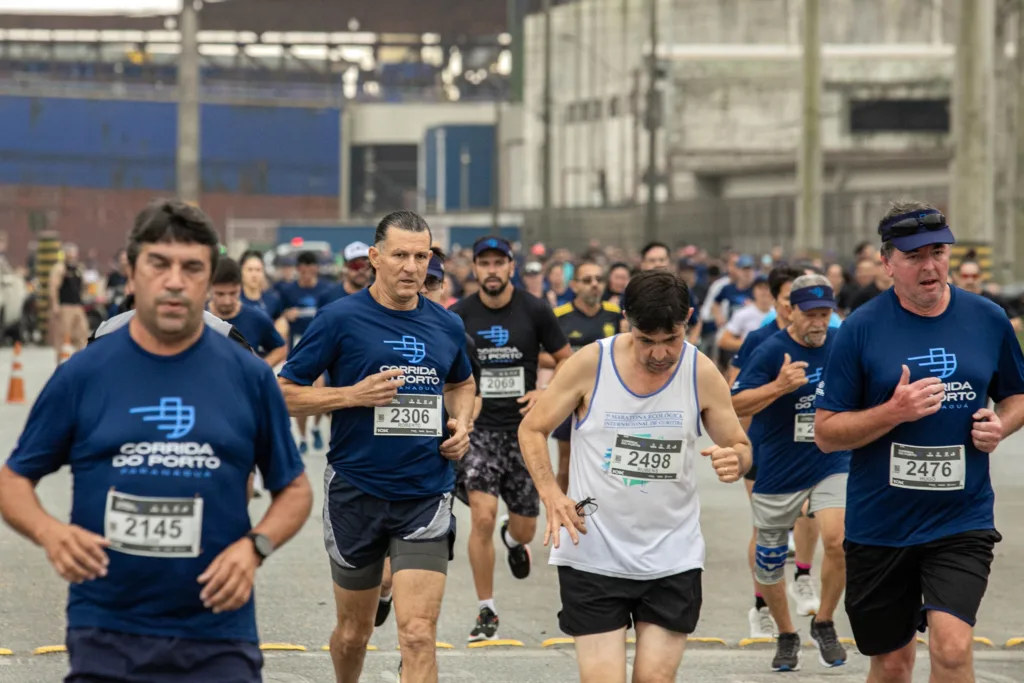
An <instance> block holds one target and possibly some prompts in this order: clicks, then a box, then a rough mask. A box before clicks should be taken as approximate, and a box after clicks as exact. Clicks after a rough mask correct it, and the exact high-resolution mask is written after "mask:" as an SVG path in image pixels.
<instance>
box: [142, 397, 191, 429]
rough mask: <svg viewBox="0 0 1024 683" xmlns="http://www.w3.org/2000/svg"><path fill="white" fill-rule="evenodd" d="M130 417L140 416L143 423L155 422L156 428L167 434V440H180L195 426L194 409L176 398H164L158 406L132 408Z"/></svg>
mask: <svg viewBox="0 0 1024 683" xmlns="http://www.w3.org/2000/svg"><path fill="white" fill-rule="evenodd" d="M128 412H129V413H131V414H132V415H142V416H143V417H142V421H143V422H156V423H157V425H156V428H157V429H159V430H160V431H162V432H167V438H168V439H180V438H182V437H183V436H185V435H186V434H188V433H189V432H191V431H192V428H193V427H195V426H196V409H195V407H194V406H187V405H185V404H183V403H182V402H181V399H180V398H178V397H173V398H171V397H164V398H161V399H160V405H156V406H143V407H140V408H132V409H131V410H129V411H128Z"/></svg>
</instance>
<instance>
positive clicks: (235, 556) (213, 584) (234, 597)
mask: <svg viewBox="0 0 1024 683" xmlns="http://www.w3.org/2000/svg"><path fill="white" fill-rule="evenodd" d="M259 566H260V556H259V555H257V554H256V548H255V547H254V546H253V543H252V541H251V540H250V539H248V538H243V539H241V540H239V541H235V542H234V543H232V544H231V545H229V546H228V547H227V548H225V549H224V551H223V552H222V553H221V554H220V555H218V556H217V557H215V558H214V560H213V562H211V563H210V566H209V567H207V568H206V571H205V572H203V573H202V574H201V575H200V576H199V579H198V580H199V583H201V584H206V585H205V587H204V588H203V590H202V592H201V593H200V594H199V598H200V599H201V600H202V601H203V606H204V607H206V608H207V609H212V610H213V613H214V614H220V613H221V612H233V611H235V610H236V609H239V608H241V607H243V606H244V605H245V604H246V603H247V602H249V598H250V597H251V596H252V584H253V583H254V582H255V580H256V568H257V567H259Z"/></svg>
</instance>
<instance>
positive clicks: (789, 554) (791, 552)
mask: <svg viewBox="0 0 1024 683" xmlns="http://www.w3.org/2000/svg"><path fill="white" fill-rule="evenodd" d="M786 556H787V557H796V539H795V538H793V530H792V529H790V530H789V551H788V552H787V553H786Z"/></svg>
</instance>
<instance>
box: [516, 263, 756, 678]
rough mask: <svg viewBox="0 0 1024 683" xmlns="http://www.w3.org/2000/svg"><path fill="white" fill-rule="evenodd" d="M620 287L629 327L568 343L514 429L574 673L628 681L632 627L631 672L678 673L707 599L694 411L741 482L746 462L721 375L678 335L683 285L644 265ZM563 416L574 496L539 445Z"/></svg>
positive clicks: (718, 464)
mask: <svg viewBox="0 0 1024 683" xmlns="http://www.w3.org/2000/svg"><path fill="white" fill-rule="evenodd" d="M626 297H627V300H628V301H629V302H631V303H630V306H631V307H632V308H628V309H626V316H627V317H628V318H629V322H630V325H631V330H630V332H628V333H626V334H620V335H616V336H614V337H610V338H608V339H602V340H600V341H598V342H597V343H596V344H591V345H589V346H587V347H585V348H583V349H582V350H580V351H579V352H578V353H576V354H575V355H573V356H572V358H570V359H569V360H568V361H567V362H566V363H565V364H564V366H563V367H562V369H561V370H560V371H559V372H558V373H557V374H556V375H555V377H554V379H553V380H552V382H551V385H550V386H549V387H548V389H547V391H545V392H544V394H543V395H542V396H541V397H540V400H539V401H538V402H537V405H536V407H535V409H534V410H531V411H530V412H529V413H528V414H527V416H526V418H525V419H524V420H523V424H522V426H521V427H520V429H519V439H520V443H521V444H522V446H523V455H524V456H525V458H526V462H527V465H528V466H529V468H530V474H531V476H532V477H533V479H534V481H535V482H536V484H537V489H538V491H540V495H541V498H542V500H543V501H544V507H545V509H546V511H547V521H548V524H547V530H546V532H545V534H544V543H545V545H547V543H548V542H549V541H553V542H554V549H553V550H552V551H551V564H554V565H556V566H558V583H559V589H560V593H561V598H562V610H561V612H560V613H559V615H558V621H559V626H560V627H561V629H562V631H564V632H565V633H566V634H568V635H570V636H573V637H574V638H575V644H576V659H577V662H578V664H579V670H580V681H581V683H595V682H597V681H601V682H602V683H625V681H626V633H625V632H626V630H627V629H628V628H630V627H631V626H632V627H634V628H635V629H636V641H637V642H636V658H635V659H634V662H633V680H637V681H674V680H675V679H676V672H677V670H678V669H679V663H680V661H681V660H682V656H683V649H684V648H685V646H686V638H687V634H690V633H693V630H694V628H695V627H696V625H697V620H698V618H699V616H700V608H701V572H702V571H703V567H704V539H703V536H702V535H701V530H700V521H699V517H700V504H699V501H698V496H697V481H696V473H695V467H696V466H697V463H696V462H695V460H696V442H697V439H698V438H699V437H700V436H701V426H700V425H701V419H702V418H703V421H704V425H705V426H706V427H707V430H708V434H709V436H711V438H712V440H713V441H714V442H715V444H718V445H715V446H711V447H709V448H706V449H704V450H703V451H701V454H702V455H704V456H709V457H710V461H711V465H712V466H713V467H714V469H715V472H716V474H717V475H718V477H719V479H720V480H721V481H723V482H735V481H738V480H739V479H740V478H741V477H742V476H743V473H744V472H745V471H746V470H747V469H748V468H749V467H750V443H749V442H748V441H747V437H746V435H745V434H744V433H743V428H742V427H741V426H740V423H739V420H738V419H737V418H736V413H735V412H733V409H732V402H731V400H730V397H729V387H728V385H727V384H726V383H725V379H724V378H723V377H722V374H721V372H719V371H718V369H717V368H716V367H715V365H714V363H712V362H711V360H710V359H709V358H707V357H706V356H704V355H703V354H701V353H699V352H698V351H697V349H696V347H694V346H692V345H691V344H689V343H687V342H685V341H684V335H685V334H686V325H685V323H686V320H687V318H688V317H689V314H690V303H689V301H690V298H689V292H688V291H687V288H686V284H685V283H684V282H683V281H682V280H680V279H679V278H677V277H676V276H675V275H673V274H672V273H667V272H664V271H650V272H646V273H641V274H640V275H638V276H636V277H634V278H633V279H632V280H631V281H630V283H629V285H628V286H627V287H626ZM698 397H699V400H698ZM567 415H571V416H572V417H573V428H574V432H573V437H572V457H571V459H570V467H571V470H572V472H571V475H570V477H569V496H566V495H565V494H564V493H562V491H561V489H560V488H559V487H558V483H557V482H556V480H555V476H554V474H553V472H552V471H551V456H550V455H549V452H548V444H547V436H548V434H550V433H551V430H553V429H554V428H555V427H557V426H558V424H559V423H560V422H561V421H562V420H563V419H565V417H566V416H567ZM561 527H565V529H562V528H561Z"/></svg>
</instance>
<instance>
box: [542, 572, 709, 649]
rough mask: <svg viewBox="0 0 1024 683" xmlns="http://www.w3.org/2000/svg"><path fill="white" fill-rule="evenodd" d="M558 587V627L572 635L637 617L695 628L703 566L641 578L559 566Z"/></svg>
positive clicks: (627, 623) (629, 623) (627, 624)
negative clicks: (647, 579)
mask: <svg viewBox="0 0 1024 683" xmlns="http://www.w3.org/2000/svg"><path fill="white" fill-rule="evenodd" d="M558 589H559V593H560V594H561V596H562V611H560V612H559V613H558V626H559V628H561V629H562V631H563V632H564V633H565V634H566V635H570V636H573V637H575V636H590V635H595V634H598V633H609V632H611V631H618V630H619V629H621V628H631V627H633V626H635V625H636V624H637V623H638V622H643V623H647V624H654V625H656V626H661V627H662V628H665V629H668V630H669V631H675V632H677V633H687V634H689V633H693V631H694V629H696V628H697V620H698V619H699V618H700V607H701V602H702V600H703V596H702V593H701V570H700V569H691V570H690V571H688V572H683V573H682V574H673V575H672V576H666V577H663V578H660V579H652V580H649V581H642V580H636V579H619V578H615V577H611V576H602V575H600V574H593V573H591V572H583V571H580V570H578V569H573V568H572V567H559V568H558Z"/></svg>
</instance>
